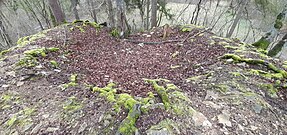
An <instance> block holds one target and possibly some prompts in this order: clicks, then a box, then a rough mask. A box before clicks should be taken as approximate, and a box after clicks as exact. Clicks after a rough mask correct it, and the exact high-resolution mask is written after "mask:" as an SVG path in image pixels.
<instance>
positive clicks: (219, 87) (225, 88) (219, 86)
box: [214, 84, 229, 93]
mask: <svg viewBox="0 0 287 135" xmlns="http://www.w3.org/2000/svg"><path fill="white" fill-rule="evenodd" d="M214 88H216V89H217V90H219V91H220V92H221V93H226V92H228V88H229V87H228V86H227V85H225V84H216V85H214Z"/></svg>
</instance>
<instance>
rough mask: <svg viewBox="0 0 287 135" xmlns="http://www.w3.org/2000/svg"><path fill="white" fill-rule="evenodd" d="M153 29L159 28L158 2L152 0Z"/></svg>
mask: <svg viewBox="0 0 287 135" xmlns="http://www.w3.org/2000/svg"><path fill="white" fill-rule="evenodd" d="M150 22H151V27H156V26H157V0H151V21H150Z"/></svg>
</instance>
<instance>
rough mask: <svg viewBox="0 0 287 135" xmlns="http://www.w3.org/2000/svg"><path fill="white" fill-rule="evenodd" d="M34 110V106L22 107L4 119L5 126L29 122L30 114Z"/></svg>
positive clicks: (30, 120) (23, 124) (22, 124)
mask: <svg viewBox="0 0 287 135" xmlns="http://www.w3.org/2000/svg"><path fill="white" fill-rule="evenodd" d="M35 111H36V110H35V109H34V108H24V109H23V110H20V111H19V112H17V113H15V114H14V115H13V116H12V117H11V118H9V119H8V120H7V121H6V126H8V127H9V128H11V127H13V126H19V127H23V126H25V125H26V124H27V123H31V122H32V119H31V116H32V115H33V114H34V112H35Z"/></svg>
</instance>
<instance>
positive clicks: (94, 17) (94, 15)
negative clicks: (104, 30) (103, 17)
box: [91, 0, 98, 23]
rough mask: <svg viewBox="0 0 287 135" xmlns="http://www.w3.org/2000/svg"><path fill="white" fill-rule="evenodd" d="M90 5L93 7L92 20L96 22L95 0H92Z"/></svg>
mask: <svg viewBox="0 0 287 135" xmlns="http://www.w3.org/2000/svg"><path fill="white" fill-rule="evenodd" d="M91 7H92V8H93V9H92V17H93V20H94V22H97V23H98V18H97V11H96V9H95V2H94V1H93V0H92V1H91Z"/></svg>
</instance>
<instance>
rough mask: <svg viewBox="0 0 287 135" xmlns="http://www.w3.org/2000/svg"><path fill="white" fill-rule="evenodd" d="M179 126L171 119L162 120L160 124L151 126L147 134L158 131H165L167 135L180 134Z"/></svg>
mask: <svg viewBox="0 0 287 135" xmlns="http://www.w3.org/2000/svg"><path fill="white" fill-rule="evenodd" d="M179 129H180V125H179V124H178V123H177V122H175V121H173V120H171V119H164V120H162V121H161V122H159V123H158V124H157V125H153V126H151V127H150V128H149V129H148V130H147V133H148V134H150V133H151V132H153V131H159V130H166V131H167V132H168V134H171V135H173V134H180V130H179Z"/></svg>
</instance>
